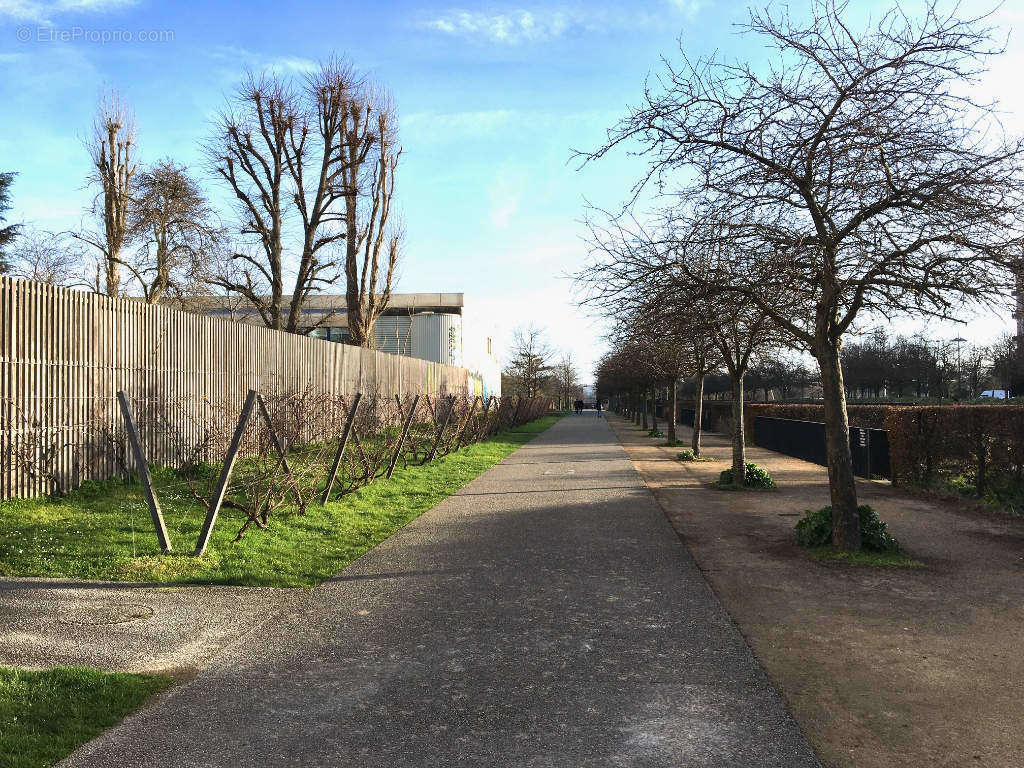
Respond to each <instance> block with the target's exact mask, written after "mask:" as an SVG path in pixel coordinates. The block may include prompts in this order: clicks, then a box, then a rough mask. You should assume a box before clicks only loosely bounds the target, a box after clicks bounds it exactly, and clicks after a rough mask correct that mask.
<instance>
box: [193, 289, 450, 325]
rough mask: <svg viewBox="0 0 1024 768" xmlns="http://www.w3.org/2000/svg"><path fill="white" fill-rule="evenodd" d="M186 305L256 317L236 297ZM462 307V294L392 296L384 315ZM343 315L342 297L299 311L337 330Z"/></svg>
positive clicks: (327, 296) (327, 297) (319, 298)
mask: <svg viewBox="0 0 1024 768" xmlns="http://www.w3.org/2000/svg"><path fill="white" fill-rule="evenodd" d="M291 298H292V297H291V296H290V295H288V296H284V297H282V303H283V305H284V309H285V311H286V312H287V307H288V304H289V302H290V301H291ZM189 304H190V305H191V308H192V309H194V310H195V311H199V312H206V313H209V314H216V315H231V316H232V317H234V318H236V319H238V320H248V319H250V318H253V317H255V316H256V310H254V309H253V308H252V307H251V306H250V305H249V303H248V302H247V301H245V300H244V299H242V298H241V297H237V296H232V297H226V296H194V297H192V298H190V299H189ZM464 306H465V294H463V293H393V294H391V299H390V300H389V301H388V306H387V310H386V314H389V315H394V314H406V313H417V312H450V313H452V314H462V309H463V307H464ZM347 311H348V310H347V306H346V301H345V296H344V294H337V293H319V294H314V295H313V296H310V297H309V298H307V299H306V301H305V303H304V304H303V307H302V312H303V314H318V315H323V314H334V315H336V317H332V318H331V322H330V323H329V324H330V325H332V326H339V327H345V326H347V325H348V319H347V317H346V314H347Z"/></svg>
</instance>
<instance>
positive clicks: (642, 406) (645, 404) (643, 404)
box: [640, 392, 650, 429]
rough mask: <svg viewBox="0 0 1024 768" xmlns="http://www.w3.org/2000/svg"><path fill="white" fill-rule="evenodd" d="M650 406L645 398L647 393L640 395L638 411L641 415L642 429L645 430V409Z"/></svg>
mask: <svg viewBox="0 0 1024 768" xmlns="http://www.w3.org/2000/svg"><path fill="white" fill-rule="evenodd" d="M649 404H650V400H649V399H648V398H647V393H646V392H644V393H643V394H641V395H640V410H641V412H642V414H643V424H642V426H643V428H644V429H647V408H648V406H649Z"/></svg>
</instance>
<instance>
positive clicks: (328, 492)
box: [320, 392, 363, 504]
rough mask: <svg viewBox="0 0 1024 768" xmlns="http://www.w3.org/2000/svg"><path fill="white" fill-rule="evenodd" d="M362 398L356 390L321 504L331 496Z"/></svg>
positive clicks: (360, 393)
mask: <svg viewBox="0 0 1024 768" xmlns="http://www.w3.org/2000/svg"><path fill="white" fill-rule="evenodd" d="M362 399H363V393H362V392H356V396H355V399H354V400H353V401H352V408H351V409H349V412H348V419H346V420H345V431H344V432H342V435H341V443H339V444H338V452H337V453H336V454H334V463H333V464H331V473H330V474H329V475H328V476H327V487H326V488H324V495H323V497H322V498H321V499H320V503H321V504H326V503H327V501H328V500H329V499H330V498H331V486H333V485H334V480H335V478H336V477H337V476H338V468H339V467H340V466H341V459H342V456H343V455H344V454H345V447H346V446H347V445H348V438H349V435H350V434H351V433H352V425H353V424H354V423H355V420H356V411H357V410H358V409H359V403H360V401H361V400H362Z"/></svg>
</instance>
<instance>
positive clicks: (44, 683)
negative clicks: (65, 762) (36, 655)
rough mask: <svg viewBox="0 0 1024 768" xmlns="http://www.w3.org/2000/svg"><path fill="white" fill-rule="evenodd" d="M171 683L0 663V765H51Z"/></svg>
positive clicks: (16, 767)
mask: <svg viewBox="0 0 1024 768" xmlns="http://www.w3.org/2000/svg"><path fill="white" fill-rule="evenodd" d="M172 682H173V680H172V679H171V678H170V677H166V676H162V675H131V674H123V673H111V672H101V671H99V670H96V669H87V668H84V667H57V668H55V669H47V670H42V671H33V670H27V669H10V668H7V667H0V768H40V767H41V766H48V765H53V764H54V763H56V762H58V761H59V760H61V759H62V758H64V757H66V756H67V755H69V754H71V753H72V752H73V751H74V750H75V749H77V748H78V747H79V746H81V745H82V744H84V743H85V742H87V741H89V740H90V739H92V738H95V737H96V736H97V735H99V734H100V732H102V731H103V730H104V729H105V728H109V727H110V726H112V725H114V724H115V723H117V722H118V721H119V720H121V718H123V717H124V716H125V715H128V714H130V713H131V712H134V711H135V710H136V709H138V708H139V707H140V706H141V705H142V703H143V702H145V700H146V699H148V698H149V697H150V696H152V695H153V694H154V693H156V692H157V691H161V690H163V689H165V688H167V687H169V686H170V685H171V684H172Z"/></svg>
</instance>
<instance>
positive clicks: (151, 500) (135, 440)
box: [117, 392, 171, 555]
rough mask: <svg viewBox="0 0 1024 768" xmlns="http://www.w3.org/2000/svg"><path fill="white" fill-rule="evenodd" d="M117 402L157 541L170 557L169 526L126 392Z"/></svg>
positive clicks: (121, 394) (119, 396)
mask: <svg viewBox="0 0 1024 768" xmlns="http://www.w3.org/2000/svg"><path fill="white" fill-rule="evenodd" d="M117 402H118V404H120V406H121V415H122V416H124V428H125V431H126V432H127V433H128V442H129V444H130V445H131V448H132V453H133V454H135V469H136V470H137V471H138V473H139V481H140V482H141V483H142V492H143V494H145V496H146V506H148V507H149V514H150V516H151V517H152V518H153V527H154V528H156V538H157V541H158V542H159V543H160V549H161V550H162V551H163V553H164V554H165V555H169V554H171V541H170V539H169V538H168V537H167V526H165V525H164V516H163V513H162V512H161V511H160V502H159V501H157V498H156V492H155V491H154V490H153V478H152V477H150V475H149V464H148V463H147V462H146V453H145V451H143V450H142V441H141V440H140V439H139V430H138V428H137V427H136V426H135V419H134V418H132V410H131V408H130V407H129V405H128V398H127V397H126V396H125V394H124V392H118V393H117Z"/></svg>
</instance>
